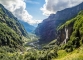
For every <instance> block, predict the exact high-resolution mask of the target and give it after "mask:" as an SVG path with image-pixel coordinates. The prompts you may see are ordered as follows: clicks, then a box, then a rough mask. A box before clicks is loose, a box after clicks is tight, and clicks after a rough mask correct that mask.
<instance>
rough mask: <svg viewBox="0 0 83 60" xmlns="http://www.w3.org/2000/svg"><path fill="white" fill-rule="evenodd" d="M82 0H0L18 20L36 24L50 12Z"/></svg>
mask: <svg viewBox="0 0 83 60" xmlns="http://www.w3.org/2000/svg"><path fill="white" fill-rule="evenodd" d="M82 2H83V0H0V3H1V4H2V5H4V6H5V7H6V8H7V9H8V10H9V11H11V12H12V13H13V14H14V16H15V17H17V18H18V19H19V20H22V21H24V22H27V23H29V24H30V25H33V26H37V24H39V23H41V22H42V21H43V20H44V19H46V18H47V17H48V16H49V15H50V14H56V12H57V11H61V10H63V9H65V8H70V7H73V6H76V5H78V4H80V3H82Z"/></svg>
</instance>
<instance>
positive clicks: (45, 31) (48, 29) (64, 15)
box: [35, 3, 83, 43]
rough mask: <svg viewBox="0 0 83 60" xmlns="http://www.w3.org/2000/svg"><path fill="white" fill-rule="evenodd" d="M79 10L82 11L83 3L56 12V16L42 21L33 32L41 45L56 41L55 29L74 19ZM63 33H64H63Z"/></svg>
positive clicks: (53, 15)
mask: <svg viewBox="0 0 83 60" xmlns="http://www.w3.org/2000/svg"><path fill="white" fill-rule="evenodd" d="M81 10H83V3H81V4H79V5H77V6H75V7H72V8H67V9H64V10H62V11H58V12H57V13H56V14H51V15H50V16H49V17H48V18H47V19H45V20H43V22H42V23H40V24H39V25H38V27H37V28H36V30H35V34H36V35H38V36H39V37H40V40H39V41H40V42H41V43H47V42H50V41H52V40H54V39H56V38H57V27H58V26H60V25H61V24H63V23H65V22H66V21H67V20H69V19H71V18H73V17H75V16H76V15H77V14H78V12H79V11H81ZM69 32H70V31H69ZM63 33H65V31H63ZM63 37H64V35H63ZM63 39H64V38H63Z"/></svg>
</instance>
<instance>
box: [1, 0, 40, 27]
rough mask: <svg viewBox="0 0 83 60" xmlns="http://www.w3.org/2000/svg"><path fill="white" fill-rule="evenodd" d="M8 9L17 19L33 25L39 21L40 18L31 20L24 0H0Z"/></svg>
mask: <svg viewBox="0 0 83 60" xmlns="http://www.w3.org/2000/svg"><path fill="white" fill-rule="evenodd" d="M0 3H1V4H3V5H4V6H5V7H6V8H7V9H8V10H10V11H11V12H12V13H13V14H14V15H15V16H16V17H17V18H18V19H19V20H23V21H25V22H28V23H29V24H31V25H33V24H36V23H39V22H41V20H35V21H34V20H33V17H32V16H31V15H30V14H29V13H28V11H27V10H26V3H25V1H24V0H0Z"/></svg>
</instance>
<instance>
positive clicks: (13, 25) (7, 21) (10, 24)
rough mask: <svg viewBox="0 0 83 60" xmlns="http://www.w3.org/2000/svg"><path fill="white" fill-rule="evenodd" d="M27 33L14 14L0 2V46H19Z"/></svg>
mask: <svg viewBox="0 0 83 60" xmlns="http://www.w3.org/2000/svg"><path fill="white" fill-rule="evenodd" d="M22 36H24V37H27V36H28V34H27V32H26V31H25V29H24V27H23V26H22V25H21V24H20V22H19V21H18V20H17V18H16V17H14V15H13V14H12V13H11V12H10V11H8V10H7V9H5V8H4V6H3V5H1V4H0V46H8V47H11V48H19V49H21V46H22V44H23V40H22Z"/></svg>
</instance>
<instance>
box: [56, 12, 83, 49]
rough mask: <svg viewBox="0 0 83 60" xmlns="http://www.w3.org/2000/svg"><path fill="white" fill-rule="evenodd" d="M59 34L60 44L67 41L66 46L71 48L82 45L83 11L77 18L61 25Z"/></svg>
mask: <svg viewBox="0 0 83 60" xmlns="http://www.w3.org/2000/svg"><path fill="white" fill-rule="evenodd" d="M67 30H68V32H67ZM64 31H65V32H64ZM57 36H58V38H57V41H58V42H59V43H60V44H64V43H65V47H64V48H67V49H69V50H71V49H73V48H78V47H79V46H81V45H82V44H83V11H80V12H79V14H78V15H77V16H76V17H75V18H73V19H71V20H69V21H67V22H66V23H65V24H63V25H62V26H60V27H59V28H58V35H57ZM63 36H64V37H63ZM66 37H67V38H66Z"/></svg>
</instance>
